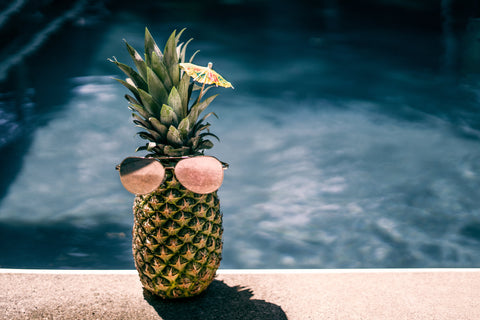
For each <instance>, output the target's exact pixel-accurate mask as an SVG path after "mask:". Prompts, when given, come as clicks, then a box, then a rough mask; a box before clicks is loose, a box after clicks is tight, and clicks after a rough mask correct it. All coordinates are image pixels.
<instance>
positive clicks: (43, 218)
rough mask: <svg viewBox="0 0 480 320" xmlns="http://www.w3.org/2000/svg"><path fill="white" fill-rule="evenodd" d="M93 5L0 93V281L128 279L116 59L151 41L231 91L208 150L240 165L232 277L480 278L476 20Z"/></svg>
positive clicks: (354, 11)
mask: <svg viewBox="0 0 480 320" xmlns="http://www.w3.org/2000/svg"><path fill="white" fill-rule="evenodd" d="M99 3H101V2H99ZM99 3H97V4H96V5H95V6H93V5H90V6H89V7H87V9H88V10H86V11H85V12H83V13H80V14H78V15H77V16H75V18H74V19H73V20H72V21H70V22H66V23H64V24H62V25H61V27H59V29H58V30H57V31H56V32H54V33H52V34H49V35H48V39H47V40H45V41H44V42H43V43H42V45H39V47H38V48H36V49H35V50H32V53H29V54H28V55H26V56H25V58H24V60H23V62H22V63H19V64H16V65H14V66H13V67H12V68H11V69H9V70H10V71H9V72H8V73H7V74H6V75H5V77H4V78H3V82H1V87H0V88H1V90H0V152H1V155H0V157H1V158H0V163H1V169H0V170H1V171H0V172H1V176H0V179H1V181H0V187H1V189H0V252H1V255H0V267H11V268H98V269H102V268H113V269H125V268H133V260H132V255H131V246H130V242H131V227H132V222H133V218H132V213H131V207H132V201H133V196H132V195H131V194H129V193H128V192H127V191H125V190H124V189H123V187H122V186H121V184H120V181H119V179H118V175H117V172H116V171H115V170H114V167H115V165H116V164H117V163H119V162H120V161H121V160H122V159H123V158H124V157H126V156H129V155H133V154H134V150H135V148H136V146H138V144H139V143H141V142H140V141H139V139H138V138H137V137H135V132H136V131H137V130H136V129H135V127H134V126H133V125H132V123H131V119H130V112H129V110H128V108H127V104H126V102H125V100H124V99H123V95H124V94H125V93H126V91H125V90H124V89H123V88H122V87H121V86H120V85H118V84H117V83H116V82H115V81H113V80H112V77H119V76H121V75H120V74H119V73H118V71H117V69H116V68H115V66H114V65H113V64H111V63H109V62H108V61H107V58H109V57H112V56H116V57H117V58H118V60H120V61H122V62H128V63H130V62H129V60H128V56H127V52H126V50H125V49H124V44H123V42H122V39H126V40H127V41H128V42H129V43H130V44H132V45H133V46H134V47H136V48H137V49H138V50H141V49H142V48H143V32H144V28H145V26H146V25H147V26H148V27H149V29H150V31H151V33H152V34H153V35H154V37H155V38H156V40H157V42H158V43H164V42H165V40H166V38H167V37H168V35H169V33H170V32H171V31H172V30H173V29H175V28H177V29H181V28H183V27H187V28H188V29H187V31H186V32H185V39H188V38H189V37H193V38H195V39H194V41H193V42H192V43H191V44H190V53H193V52H194V51H195V50H197V49H200V50H201V52H200V53H199V54H198V55H197V58H196V60H195V61H196V63H198V64H206V63H207V62H208V61H213V63H214V68H215V69H216V70H217V71H218V72H220V73H221V74H222V75H224V76H225V77H226V78H227V80H229V81H231V82H232V83H233V85H234V86H235V89H234V90H231V89H220V88H219V89H212V91H211V92H213V91H215V93H220V96H219V97H218V98H217V99H216V100H215V101H214V103H212V105H211V106H210V107H209V108H210V109H211V111H215V113H216V114H218V116H219V119H218V120H217V119H212V121H211V122H212V132H213V133H215V134H216V135H218V136H219V137H220V138H221V142H220V143H217V144H216V145H215V147H214V149H212V150H211V151H210V152H209V154H211V155H215V156H217V157H218V158H220V159H221V160H223V161H226V162H228V163H229V164H230V168H229V169H228V171H227V172H226V176H225V181H224V184H223V186H222V188H221V189H220V191H219V194H220V199H221V203H222V211H223V214H224V228H225V231H224V255H223V261H222V266H221V267H222V268H357V267H358V268H366V267H399V268H403V267H479V266H480V249H479V248H480V209H479V208H480V83H479V81H478V80H479V78H478V74H477V71H478V70H480V69H478V66H477V64H476V62H477V61H476V59H475V56H473V57H472V56H471V52H475V50H476V47H475V43H474V41H473V40H472V41H473V42H472V43H470V42H468V41H469V40H468V39H469V37H471V38H473V39H474V38H475V34H474V33H473V34H472V32H473V31H472V28H474V27H472V25H473V26H475V23H474V22H470V24H469V26H470V27H469V28H467V27H466V24H465V26H464V27H465V28H463V29H461V31H462V32H461V33H460V34H459V31H458V30H457V29H450V26H449V25H448V18H449V17H448V15H447V16H443V18H442V16H441V14H440V12H439V13H438V15H439V16H438V17H437V18H432V17H431V16H430V14H427V13H429V12H428V11H426V12H425V11H421V9H416V10H418V12H417V11H415V14H410V15H409V16H408V19H410V20H408V23H407V22H406V20H404V19H402V18H401V17H400V18H399V17H398V12H397V13H395V12H393V13H392V12H390V11H388V10H387V11H381V12H376V11H374V10H380V9H379V8H376V9H371V10H370V9H365V8H363V9H362V10H359V8H357V7H355V6H352V7H349V6H341V5H340V4H338V3H337V1H330V2H329V3H330V5H326V4H324V5H322V6H320V5H317V6H314V7H310V8H305V7H302V2H293V1H292V2H291V1H285V2H282V3H281V5H273V4H272V5H270V4H269V3H270V2H268V1H265V2H258V3H255V2H253V3H250V4H245V3H243V2H242V1H230V2H228V1H224V2H221V3H220V4H219V5H218V7H216V8H215V10H208V9H206V8H203V7H202V6H201V5H200V4H198V3H197V4H195V3H194V2H192V3H190V2H188V4H189V5H190V6H189V7H186V4H185V3H184V2H181V4H178V3H177V2H168V1H167V2H164V5H152V7H148V6H147V5H139V6H137V7H136V8H133V9H132V8H129V9H127V7H126V5H123V6H122V5H121V3H122V2H120V4H118V5H117V6H114V5H113V4H112V3H109V2H105V4H103V5H102V4H99ZM140 3H141V2H140ZM272 3H273V2H272ZM179 8H181V9H182V10H179ZM412 10H413V9H412ZM400 12H404V11H400ZM212 15H215V19H213V18H211V17H212ZM385 15H387V16H385ZM388 15H391V17H390V16H388ZM0 26H1V25H0ZM465 30H466V31H465ZM473 30H475V29H473ZM465 39H466V40H465ZM461 40H462V41H463V40H465V41H464V42H461ZM4 61H5V60H4ZM3 67H5V63H4V64H3V65H2V68H3ZM477 69H478V70H477Z"/></svg>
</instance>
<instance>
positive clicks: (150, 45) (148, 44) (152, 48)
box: [145, 28, 162, 64]
mask: <svg viewBox="0 0 480 320" xmlns="http://www.w3.org/2000/svg"><path fill="white" fill-rule="evenodd" d="M152 52H155V53H156V55H157V56H158V57H162V52H161V51H160V48H159V47H158V46H157V43H156V42H155V40H153V37H152V35H151V34H150V31H148V28H145V59H146V61H147V64H150V63H151V54H152Z"/></svg>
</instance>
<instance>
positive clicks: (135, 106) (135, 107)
mask: <svg viewBox="0 0 480 320" xmlns="http://www.w3.org/2000/svg"><path fill="white" fill-rule="evenodd" d="M129 107H130V109H131V110H132V111H135V112H137V113H138V114H139V115H141V116H142V117H144V118H145V119H148V117H150V116H151V115H150V114H149V112H148V111H147V110H145V108H144V107H142V106H141V105H139V104H136V103H130V105H129Z"/></svg>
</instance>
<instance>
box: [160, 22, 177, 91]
mask: <svg viewBox="0 0 480 320" xmlns="http://www.w3.org/2000/svg"><path fill="white" fill-rule="evenodd" d="M163 52H164V57H163V63H164V64H165V67H166V68H167V70H168V74H169V75H170V79H171V80H172V85H173V86H175V87H176V86H178V82H179V81H180V69H179V67H178V55H177V48H176V38H175V31H174V32H172V34H171V35H170V38H168V40H167V44H166V45H165V50H164V51H163Z"/></svg>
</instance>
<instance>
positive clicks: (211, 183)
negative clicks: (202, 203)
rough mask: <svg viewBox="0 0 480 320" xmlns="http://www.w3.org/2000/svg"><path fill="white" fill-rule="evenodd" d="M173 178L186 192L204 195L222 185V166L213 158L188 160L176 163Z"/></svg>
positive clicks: (205, 157) (200, 157) (203, 157)
mask: <svg viewBox="0 0 480 320" xmlns="http://www.w3.org/2000/svg"><path fill="white" fill-rule="evenodd" d="M175 176H176V177H177V179H178V181H180V183H181V184H182V185H183V186H184V187H185V188H187V189H188V190H190V191H193V192H195V193H200V194H206V193H210V192H213V191H215V190H218V188H220V186H221V185H222V181H223V166H222V164H221V163H220V161H218V160H217V159H215V158H213V157H208V156H198V157H193V158H188V159H184V160H181V161H180V162H178V163H177V165H176V166H175Z"/></svg>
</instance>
